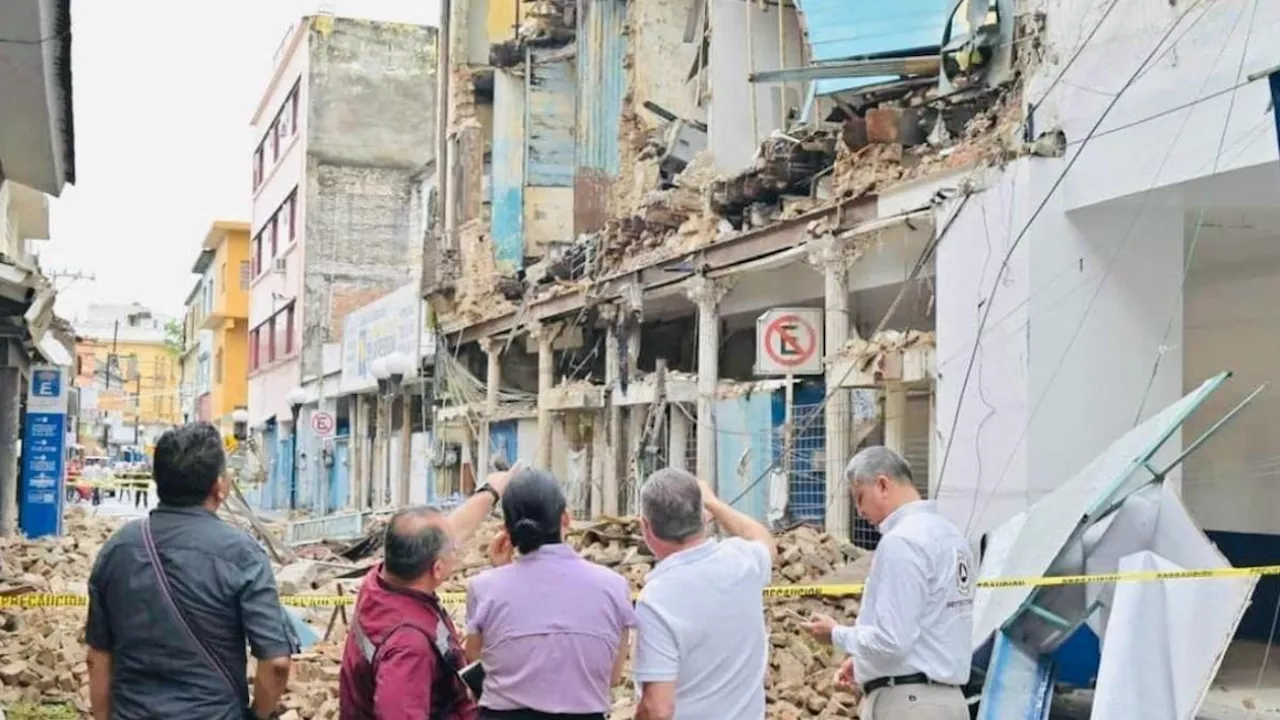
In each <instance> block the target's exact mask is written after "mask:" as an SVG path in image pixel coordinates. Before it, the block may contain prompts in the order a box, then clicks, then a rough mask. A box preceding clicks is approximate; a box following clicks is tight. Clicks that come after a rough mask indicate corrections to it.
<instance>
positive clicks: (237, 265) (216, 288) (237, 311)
mask: <svg viewBox="0 0 1280 720" xmlns="http://www.w3.org/2000/svg"><path fill="white" fill-rule="evenodd" d="M191 270H192V272H193V273H195V274H197V275H198V276H199V277H200V279H199V281H197V284H196V287H195V289H193V290H192V294H191V296H190V297H189V298H188V300H187V311H186V314H185V319H184V333H183V334H184V337H186V336H187V334H188V332H189V333H190V336H191V337H192V338H193V339H194V342H192V343H190V346H187V345H186V344H184V347H183V349H182V358H183V362H182V368H183V381H184V385H185V384H186V375H187V368H188V366H190V365H191V364H192V363H191V360H192V358H193V357H194V360H195V363H194V368H193V370H194V372H193V373H192V378H193V380H194V386H193V388H192V389H193V392H192V397H193V404H194V412H193V413H191V419H194V420H204V421H208V422H213V423H215V424H217V425H219V426H225V427H226V429H228V430H230V427H231V413H232V412H234V411H235V410H236V409H238V408H244V407H246V406H247V402H248V397H247V396H248V382H249V378H248V373H249V328H248V324H249V281H250V279H251V276H252V268H251V264H250V260H249V224H248V223H244V222H231V221H223V220H220V221H217V222H215V223H213V226H212V227H210V228H209V232H208V234H207V235H206V236H205V239H204V242H203V244H202V245H201V247H200V254H199V256H197V258H196V262H195V265H194V266H193V267H192V268H191Z"/></svg>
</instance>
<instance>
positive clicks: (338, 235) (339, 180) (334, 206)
mask: <svg viewBox="0 0 1280 720" xmlns="http://www.w3.org/2000/svg"><path fill="white" fill-rule="evenodd" d="M419 182H420V180H419V178H418V177H417V175H416V173H413V172H411V171H409V170H407V169H404V168H386V167H367V166H366V167H360V166H352V165H331V164H327V163H323V162H321V161H319V160H317V159H316V158H313V157H308V158H307V208H308V212H307V218H306V223H307V226H306V238H307V246H306V274H305V275H304V278H303V288H304V290H303V308H304V310H303V313H302V320H303V328H302V333H303V335H302V338H303V343H302V374H303V376H307V375H311V374H314V373H316V372H318V371H319V369H320V367H321V365H320V363H321V345H322V344H323V343H325V342H336V341H337V340H338V338H339V337H341V333H342V319H343V318H344V317H346V314H347V313H348V312H350V311H351V310H354V309H356V308H359V307H362V306H364V305H367V304H368V303H370V302H372V301H374V300H376V299H378V298H380V297H382V296H383V295H385V294H387V293H388V292H391V291H392V290H395V289H396V288H399V287H401V286H403V285H404V284H405V283H406V282H408V281H409V280H410V279H411V278H412V277H413V272H414V270H415V269H416V267H417V266H416V265H413V264H411V263H412V262H413V259H414V258H416V257H421V247H422V246H421V238H414V237H412V234H413V233H412V229H413V228H414V227H417V226H418V225H419V222H418V221H416V220H415V218H414V209H415V203H414V194H415V187H416V186H417V185H418V183H419Z"/></svg>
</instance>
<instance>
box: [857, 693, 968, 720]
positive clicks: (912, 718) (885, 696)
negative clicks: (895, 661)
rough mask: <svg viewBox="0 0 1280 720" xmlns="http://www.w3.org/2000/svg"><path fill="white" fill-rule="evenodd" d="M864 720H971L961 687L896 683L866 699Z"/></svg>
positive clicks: (864, 702) (863, 706) (861, 716)
mask: <svg viewBox="0 0 1280 720" xmlns="http://www.w3.org/2000/svg"><path fill="white" fill-rule="evenodd" d="M858 717H860V718H862V720H969V706H968V704H967V703H965V699H964V693H962V692H961V691H960V688H958V687H951V686H947V685H895V686H893V687H886V688H880V689H879V690H876V691H875V692H873V693H871V694H870V695H868V696H867V697H866V699H864V700H863V701H862V707H861V709H860V710H859V713H858Z"/></svg>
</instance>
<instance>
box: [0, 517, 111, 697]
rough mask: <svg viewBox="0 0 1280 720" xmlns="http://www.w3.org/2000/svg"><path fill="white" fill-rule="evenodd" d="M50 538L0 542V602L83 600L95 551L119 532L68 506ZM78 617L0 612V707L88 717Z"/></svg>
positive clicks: (59, 612) (48, 611) (73, 613)
mask: <svg viewBox="0 0 1280 720" xmlns="http://www.w3.org/2000/svg"><path fill="white" fill-rule="evenodd" d="M64 523H65V529H66V534H65V535H63V536H62V537H61V538H58V539H56V540H41V541H36V542H29V541H27V540H25V539H23V538H20V537H12V538H4V539H0V596H16V595H26V594H30V593H48V594H57V595H62V594H68V595H84V594H86V592H87V591H88V579H89V571H90V570H91V569H92V567H93V561H94V558H96V557H97V555H98V549H99V548H101V547H102V544H103V543H105V542H106V541H107V538H108V537H110V535H111V533H112V532H113V531H114V530H115V529H116V527H117V526H118V524H119V523H118V521H113V520H112V519H110V518H96V517H91V516H89V515H88V514H86V513H85V511H84V509H83V508H79V507H76V508H72V509H70V510H68V511H67V513H66V515H65V519H64ZM88 682H89V681H88V667H87V666H86V665H85V655H84V612H83V610H79V611H77V610H75V609H68V608H22V609H12V610H3V611H0V707H2V706H11V705H13V704H15V703H21V702H28V703H50V702H55V703H56V702H65V703H72V704H74V705H75V707H76V708H77V709H79V710H80V711H82V712H86V713H87V711H88V707H89V706H88V692H89V691H88Z"/></svg>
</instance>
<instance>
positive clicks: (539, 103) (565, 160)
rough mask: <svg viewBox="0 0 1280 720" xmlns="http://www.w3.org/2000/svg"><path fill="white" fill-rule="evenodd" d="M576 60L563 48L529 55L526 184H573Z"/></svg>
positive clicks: (526, 116)
mask: <svg viewBox="0 0 1280 720" xmlns="http://www.w3.org/2000/svg"><path fill="white" fill-rule="evenodd" d="M573 63H574V61H573V57H572V55H571V54H569V53H567V52H566V51H565V50H564V49H563V48H558V49H535V48H530V49H529V50H528V55H527V56H526V58H525V71H526V73H527V74H526V77H525V80H526V82H525V128H526V131H527V132H526V136H525V141H526V147H527V148H528V151H527V154H526V156H525V185H527V186H529V187H573V156H574V140H573V134H574V133H573V130H574V128H573V125H574V115H575V109H576V108H575V103H574V96H575V95H576V90H577V88H576V87H575V82H574V71H573V70H574V67H573ZM565 239H566V240H567V239H568V238H565Z"/></svg>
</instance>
